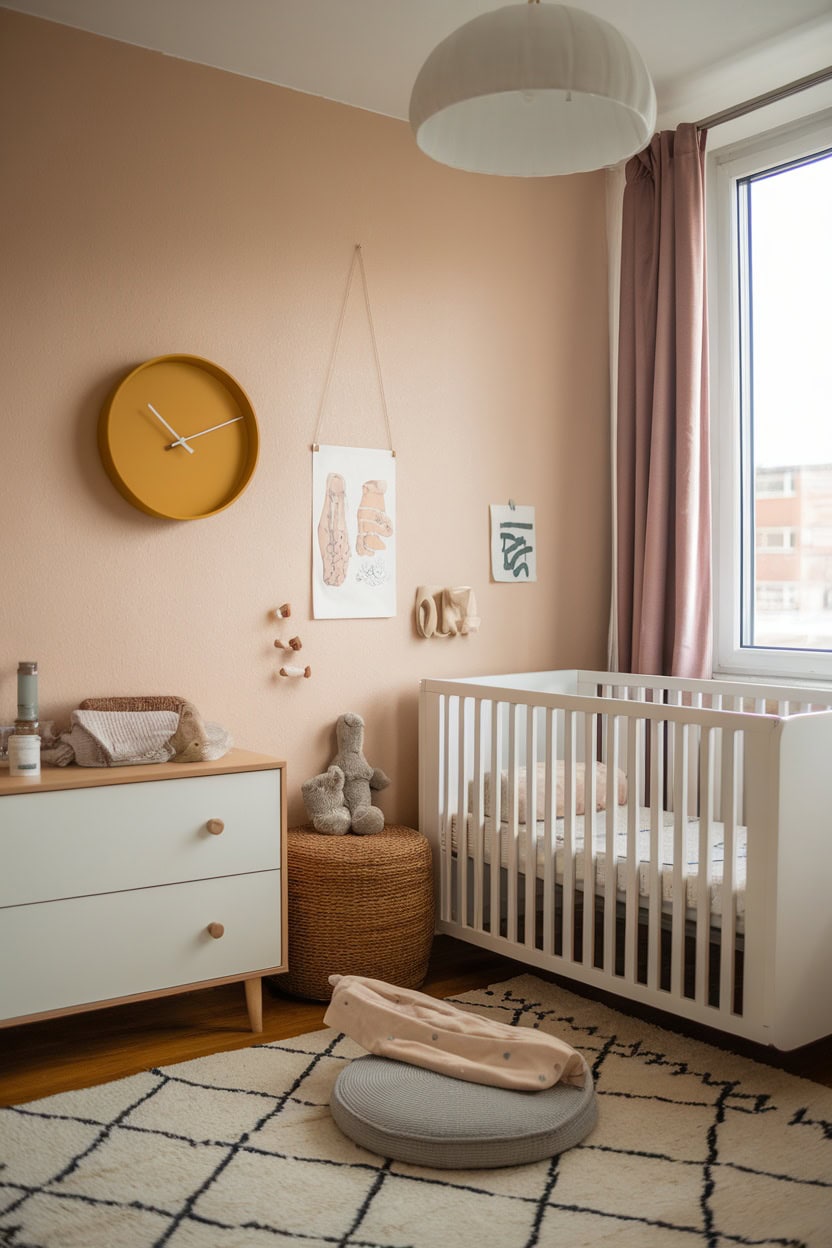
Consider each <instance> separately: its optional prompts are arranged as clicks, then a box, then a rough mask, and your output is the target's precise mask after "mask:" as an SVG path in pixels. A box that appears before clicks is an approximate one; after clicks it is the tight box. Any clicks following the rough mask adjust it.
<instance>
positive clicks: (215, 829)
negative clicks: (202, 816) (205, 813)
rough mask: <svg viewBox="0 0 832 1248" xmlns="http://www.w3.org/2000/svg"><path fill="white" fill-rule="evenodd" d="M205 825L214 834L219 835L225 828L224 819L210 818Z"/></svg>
mask: <svg viewBox="0 0 832 1248" xmlns="http://www.w3.org/2000/svg"><path fill="white" fill-rule="evenodd" d="M205 826H206V828H207V829H208V831H209V832H210V833H211V835H212V836H219V834H220V832H222V831H224V829H225V824H224V823H223V821H222V819H209V820H208V822H207V823H206V825H205Z"/></svg>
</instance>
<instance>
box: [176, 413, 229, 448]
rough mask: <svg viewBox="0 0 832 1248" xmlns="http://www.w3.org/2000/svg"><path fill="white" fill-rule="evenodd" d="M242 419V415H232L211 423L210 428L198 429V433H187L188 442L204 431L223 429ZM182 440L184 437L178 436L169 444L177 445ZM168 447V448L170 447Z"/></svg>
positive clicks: (198, 436)
mask: <svg viewBox="0 0 832 1248" xmlns="http://www.w3.org/2000/svg"><path fill="white" fill-rule="evenodd" d="M242 419H243V418H242V416H234V417H232V419H231V420H224V421H223V422H222V424H219V425H212V426H211V428H210V429H200V431H199V433H189V434H188V442H193V440H194V438H201V437H202V436H203V435H204V434H206V433H213V432H214V430H215V429H224V428H225V426H226V425H236V423H237V421H238V420H242ZM171 433H173V430H172V429H171ZM182 441H184V439H182V438H180V439H179V441H177V442H171V444H170V445H171V446H179V444H180V442H182ZM168 449H170V447H169V448H168Z"/></svg>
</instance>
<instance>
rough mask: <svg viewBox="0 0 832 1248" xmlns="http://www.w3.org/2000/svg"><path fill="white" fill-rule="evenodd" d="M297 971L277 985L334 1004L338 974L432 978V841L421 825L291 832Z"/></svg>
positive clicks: (413, 982) (396, 980) (407, 984)
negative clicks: (365, 832)
mask: <svg viewBox="0 0 832 1248" xmlns="http://www.w3.org/2000/svg"><path fill="white" fill-rule="evenodd" d="M288 875H289V880H288V890H289V972H288V974H286V975H281V976H279V977H278V978H277V980H276V981H275V982H276V985H277V986H278V987H279V988H280V989H281V990H282V991H284V992H288V993H290V994H291V995H293V996H298V997H309V998H310V999H311V1000H313V1001H328V1000H329V998H330V997H331V996H332V987H331V985H330V984H329V983H328V978H329V976H330V975H336V974H337V975H369V976H370V977H371V978H373V979H383V980H386V981H387V982H388V983H391V984H400V985H401V986H402V987H404V988H418V987H419V986H420V984H422V983H424V980H425V976H426V975H427V970H428V959H429V957H430V950H431V945H432V943H433V871H432V867H431V852H430V844H429V842H428V840H427V838H426V837H424V836H422V834H421V833H420V832H417V831H416V830H415V829H414V828H406V827H401V826H398V825H392V824H391V825H387V826H385V828H384V830H383V831H382V832H379V833H378V834H377V835H375V836H354V835H352V834H347V835H346V836H323V835H321V834H320V833H319V832H313V831H311V830H310V829H308V828H290V829H289V832H288Z"/></svg>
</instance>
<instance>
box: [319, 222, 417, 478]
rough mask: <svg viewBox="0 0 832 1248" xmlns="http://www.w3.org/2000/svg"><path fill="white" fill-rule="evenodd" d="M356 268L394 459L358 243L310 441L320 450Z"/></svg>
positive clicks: (353, 254) (388, 440) (391, 436)
mask: <svg viewBox="0 0 832 1248" xmlns="http://www.w3.org/2000/svg"><path fill="white" fill-rule="evenodd" d="M356 267H358V269H359V270H360V273H361V285H362V289H363V291H364V307H365V309H366V312H367V321H368V322H369V326H370V340H371V342H372V345H373V360H374V362H375V366H376V375H377V377H378V389H379V394H380V396H381V409H382V412H383V413H384V425H385V428H386V430H387V443H388V446H389V449H390V454H391V455H392V456H393V458H394V459H395V457H396V452H395V451H394V450H393V435H392V433H391V430H390V413H389V411H388V410H387V398H386V395H385V393H384V380H383V378H382V375H381V361H380V359H379V354H378V342H377V341H376V331H375V326H374V325H373V313H372V309H371V307H370V291H369V288H368V286H367V274H366V271H365V269H364V253H363V250H362V247H361V244H360V243H356V244H355V249H354V251H353V253H352V262H351V264H350V271H349V276H348V277H347V288H346V290H345V292H344V301H343V303H342V305H341V315H340V317H339V318H338V328H337V330H336V331H335V344H334V346H333V348H332V357H331V359H330V361H329V368H328V370H327V375H326V381H325V383H324V392H323V395H322V396H321V405H320V407H319V409H318V423H317V424H316V426H315V436H314V438H313V440H312V450H313V451H317V450H319V449H320V441H321V439H320V434H321V427H322V426H323V422H324V416H325V414H326V404H327V399H328V398H329V389H330V386H331V384H332V378H333V374H334V373H335V362H336V359H337V357H338V348H339V347H340V345H341V335H342V333H343V329H344V320H345V318H346V315H347V305H348V303H349V299H350V291H351V289H352V282H353V277H354V276H355V270H356Z"/></svg>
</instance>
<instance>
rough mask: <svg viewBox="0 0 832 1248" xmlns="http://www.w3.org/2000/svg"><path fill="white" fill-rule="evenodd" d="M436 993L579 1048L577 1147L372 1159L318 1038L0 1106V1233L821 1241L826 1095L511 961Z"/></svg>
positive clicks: (713, 1244) (88, 1243)
mask: <svg viewBox="0 0 832 1248" xmlns="http://www.w3.org/2000/svg"><path fill="white" fill-rule="evenodd" d="M454 1000H456V1001H458V1002H459V1003H461V1004H470V1005H471V1006H472V1007H474V1008H476V1009H477V1010H480V1011H482V1012H484V1013H486V1014H488V1015H489V1016H490V1017H492V1018H496V1019H499V1020H500V1021H502V1022H510V1023H516V1024H518V1025H519V1026H521V1027H529V1026H540V1027H541V1028H543V1030H545V1031H551V1032H554V1033H556V1034H558V1035H560V1036H563V1037H564V1038H565V1039H566V1040H568V1041H569V1042H570V1043H571V1044H573V1045H575V1047H576V1048H579V1049H580V1050H581V1051H582V1052H583V1053H584V1054H585V1056H586V1058H587V1060H588V1061H589V1063H590V1065H592V1067H593V1070H594V1074H595V1079H596V1087H597V1091H598V1095H599V1098H600V1099H599V1113H600V1117H599V1123H598V1126H597V1127H596V1129H595V1130H594V1131H593V1132H592V1134H591V1135H589V1136H588V1137H587V1139H586V1140H585V1141H584V1143H583V1144H581V1145H580V1146H578V1147H577V1148H575V1149H572V1150H571V1151H570V1152H567V1153H564V1154H563V1155H562V1156H561V1157H555V1158H552V1159H551V1160H549V1161H543V1162H538V1163H536V1164H534V1165H530V1166H520V1167H516V1168H510V1169H504V1170H470V1171H464V1172H463V1171H453V1170H429V1169H424V1168H421V1167H416V1166H410V1165H406V1164H404V1163H400V1162H389V1161H385V1160H384V1159H383V1158H380V1157H376V1156H374V1155H373V1154H371V1153H367V1152H364V1151H363V1150H362V1149H360V1148H358V1147H357V1146H356V1145H354V1144H353V1143H352V1142H351V1141H350V1140H348V1139H346V1138H345V1137H344V1136H343V1135H341V1134H340V1132H339V1131H338V1129H337V1128H336V1127H335V1126H334V1124H333V1122H332V1120H331V1118H330V1116H329V1110H328V1108H327V1105H328V1101H329V1093H330V1089H331V1087H332V1083H333V1080H334V1079H335V1077H336V1075H337V1074H338V1071H339V1070H341V1069H342V1068H343V1065H344V1063H345V1062H347V1061H349V1060H350V1058H352V1057H355V1056H358V1055H359V1054H360V1052H361V1050H359V1049H358V1048H357V1046H355V1045H354V1044H353V1043H352V1042H351V1041H348V1040H345V1039H343V1038H342V1037H340V1036H339V1035H338V1034H336V1033H335V1032H333V1031H331V1030H329V1031H317V1032H312V1033H310V1034H309V1035H305V1036H299V1037H297V1038H296V1039H293V1040H286V1041H283V1042H281V1043H274V1044H266V1045H254V1046H252V1047H251V1048H248V1049H243V1050H238V1051H236V1052H233V1053H219V1054H217V1055H216V1056H214V1057H204V1058H200V1059H198V1060H196V1061H192V1062H184V1063H181V1064H179V1065H176V1066H167V1067H164V1068H162V1069H158V1070H151V1071H148V1072H147V1073H145V1074H141V1075H135V1076H133V1077H132V1078H130V1079H123V1080H120V1081H118V1082H115V1083H109V1084H103V1085H101V1086H100V1087H96V1088H90V1089H87V1090H85V1091H81V1092H68V1093H64V1094H62V1095H60V1096H53V1097H48V1098H46V1099H44V1100H40V1101H33V1102H30V1103H29V1104H28V1105H18V1106H14V1107H12V1108H9V1109H3V1110H0V1244H4V1245H13V1246H14V1248H145V1246H148V1248H149V1246H150V1245H157V1246H159V1248H161V1245H170V1246H171V1248H266V1246H269V1248H277V1246H281V1248H282V1246H285V1248H323V1246H325V1245H340V1246H341V1248H532V1246H533V1245H541V1246H542V1248H547V1246H550V1248H598V1246H603V1245H614V1248H698V1246H699V1245H702V1246H704V1248H728V1246H729V1245H754V1246H755V1248H758V1246H759V1248H804V1246H805V1248H829V1246H830V1245H832V1090H830V1089H827V1088H824V1087H821V1086H819V1085H818V1084H814V1083H809V1082H807V1081H805V1080H801V1079H795V1078H794V1077H792V1076H790V1075H786V1074H783V1073H782V1072H780V1071H778V1070H774V1069H772V1068H770V1067H767V1066H762V1065H759V1064H756V1063H754V1062H750V1061H747V1060H745V1059H743V1058H739V1057H736V1056H733V1055H732V1054H728V1053H723V1052H721V1051H720V1050H717V1049H714V1048H711V1047H709V1046H708V1045H704V1044H699V1043H696V1042H694V1041H691V1040H687V1039H685V1038H683V1037H681V1036H678V1035H676V1034H673V1033H671V1032H668V1031H661V1030H659V1029H657V1028H653V1027H649V1026H647V1025H646V1024H644V1023H642V1022H640V1021H639V1020H636V1019H632V1018H628V1017H626V1016H625V1015H623V1014H619V1013H616V1012H614V1011H612V1010H609V1009H606V1008H605V1007H603V1006H601V1005H598V1004H596V1003H594V1002H589V1001H585V1000H583V999H582V998H580V997H576V996H573V995H572V994H570V993H567V992H565V991H563V990H562V989H560V988H557V987H555V986H553V985H550V984H546V983H544V982H542V981H541V980H539V979H537V978H535V977H534V976H531V975H524V976H521V977H519V978H517V979H512V980H510V981H509V982H507V983H504V984H497V985H495V986H493V987H491V988H488V989H485V990H483V991H478V992H471V993H466V994H465V995H464V996H462V997H459V998H454ZM529 1095H532V1096H533V1095H534V1093H530V1094H529Z"/></svg>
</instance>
